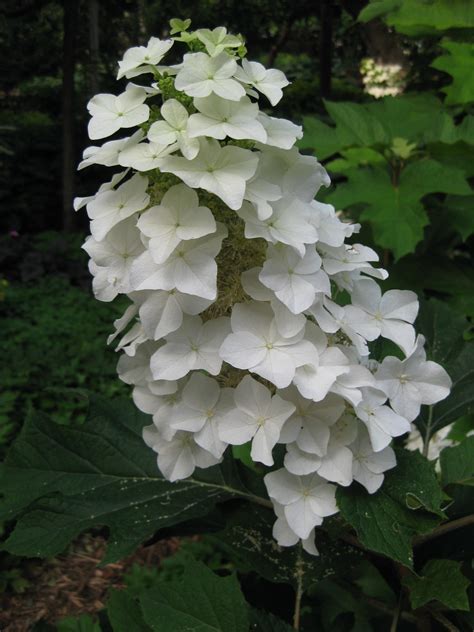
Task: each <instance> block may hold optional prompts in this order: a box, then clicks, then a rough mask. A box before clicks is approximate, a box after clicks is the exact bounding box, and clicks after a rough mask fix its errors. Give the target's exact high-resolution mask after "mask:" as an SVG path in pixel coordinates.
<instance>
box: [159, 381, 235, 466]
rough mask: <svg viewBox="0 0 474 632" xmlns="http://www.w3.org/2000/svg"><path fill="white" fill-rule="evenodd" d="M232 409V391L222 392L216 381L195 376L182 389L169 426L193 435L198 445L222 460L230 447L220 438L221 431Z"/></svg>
mask: <svg viewBox="0 0 474 632" xmlns="http://www.w3.org/2000/svg"><path fill="white" fill-rule="evenodd" d="M232 408H233V397H232V389H230V388H224V389H221V388H220V386H219V384H218V383H217V382H216V380H213V379H212V378H210V377H207V376H206V375H204V374H202V373H199V372H196V373H193V374H192V375H191V377H190V379H189V382H188V383H187V384H186V386H185V387H184V389H183V394H182V397H181V402H180V403H179V404H178V405H177V406H176V407H175V408H174V410H173V414H172V415H171V418H170V425H171V427H172V428H175V429H176V430H187V431H189V432H193V433H194V440H195V441H196V443H197V444H198V445H199V446H201V447H202V448H204V449H206V450H208V451H209V452H210V453H211V454H212V455H214V456H215V457H216V458H217V459H220V458H221V456H222V455H223V453H224V450H225V449H226V447H227V445H228V444H227V443H226V442H225V441H223V440H222V438H221V437H220V434H219V427H220V424H221V422H222V421H223V419H224V418H225V415H226V413H227V412H228V411H229V410H231V409H232Z"/></svg>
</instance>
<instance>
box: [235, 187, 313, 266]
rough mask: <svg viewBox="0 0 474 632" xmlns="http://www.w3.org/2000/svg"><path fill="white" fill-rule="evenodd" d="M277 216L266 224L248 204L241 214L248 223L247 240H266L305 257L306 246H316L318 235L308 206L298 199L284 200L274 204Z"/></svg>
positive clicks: (246, 227) (246, 228)
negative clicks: (282, 245) (310, 217)
mask: <svg viewBox="0 0 474 632" xmlns="http://www.w3.org/2000/svg"><path fill="white" fill-rule="evenodd" d="M271 207H272V209H273V213H272V214H271V215H270V217H268V218H267V219H265V220H261V219H259V218H258V216H257V214H256V213H255V210H254V208H253V206H252V205H251V204H245V203H244V205H243V206H242V208H240V210H239V211H238V213H239V215H240V217H242V219H244V220H245V236H246V237H248V238H249V239H254V238H256V237H262V238H263V239H266V240H267V241H269V242H270V243H271V244H277V243H278V242H280V243H282V244H287V245H288V246H292V247H293V248H294V249H295V250H296V251H297V252H298V253H299V254H300V255H301V256H303V255H304V253H305V244H314V243H315V242H316V241H317V240H318V234H317V232H316V229H315V228H314V226H312V225H311V223H310V222H309V220H308V208H307V205H306V204H304V203H303V202H301V201H300V200H298V199H295V198H289V197H284V198H282V199H280V200H277V201H276V202H272V204H271Z"/></svg>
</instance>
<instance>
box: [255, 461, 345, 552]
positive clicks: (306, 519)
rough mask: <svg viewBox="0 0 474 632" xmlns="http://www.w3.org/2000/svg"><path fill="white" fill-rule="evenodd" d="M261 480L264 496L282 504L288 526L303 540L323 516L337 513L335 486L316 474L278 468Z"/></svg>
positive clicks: (319, 522) (320, 521) (321, 520)
mask: <svg viewBox="0 0 474 632" xmlns="http://www.w3.org/2000/svg"><path fill="white" fill-rule="evenodd" d="M264 481H265V485H266V487H267V491H268V495H269V496H270V498H271V499H272V500H274V501H276V502H278V503H280V505H282V506H283V507H284V514H285V518H286V520H287V521H288V524H289V526H290V527H291V529H292V530H293V531H294V532H295V533H296V535H297V536H298V537H299V538H302V539H303V540H306V538H308V537H309V535H310V533H311V531H312V530H313V529H314V527H317V526H318V525H320V524H322V522H323V518H325V517H326V516H332V515H333V514H335V513H337V506H336V486H335V485H331V484H329V483H327V482H326V481H325V480H324V479H323V478H321V477H320V476H318V475H317V474H312V475H309V476H295V475H294V474H290V473H289V472H287V471H286V470H285V469H281V470H276V471H275V472H270V474H267V475H266V476H265V478H264Z"/></svg>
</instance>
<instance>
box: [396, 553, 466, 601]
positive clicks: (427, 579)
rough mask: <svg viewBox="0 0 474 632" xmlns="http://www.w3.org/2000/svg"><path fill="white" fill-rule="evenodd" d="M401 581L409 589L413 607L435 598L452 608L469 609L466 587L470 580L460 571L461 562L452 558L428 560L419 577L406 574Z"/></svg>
mask: <svg viewBox="0 0 474 632" xmlns="http://www.w3.org/2000/svg"><path fill="white" fill-rule="evenodd" d="M403 583H404V584H405V586H408V588H409V590H410V601H411V605H412V606H413V608H420V606H424V605H425V604H426V603H428V602H430V601H433V600H437V601H439V602H441V603H442V604H444V605H445V606H447V607H448V608H452V609H453V610H469V601H468V598H467V595H466V588H467V587H468V586H469V584H470V582H469V580H468V579H467V577H465V576H464V575H463V574H462V572H461V564H460V563H459V562H454V561H453V560H430V561H429V562H428V563H427V564H426V566H425V567H424V568H423V572H422V575H421V577H419V576H417V575H406V576H405V578H404V581H403Z"/></svg>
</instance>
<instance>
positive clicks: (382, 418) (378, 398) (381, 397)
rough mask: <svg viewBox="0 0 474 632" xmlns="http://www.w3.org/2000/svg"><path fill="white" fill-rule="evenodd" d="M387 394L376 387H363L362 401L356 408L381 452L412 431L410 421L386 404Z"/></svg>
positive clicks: (375, 449)
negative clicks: (393, 440) (394, 440)
mask: <svg viewBox="0 0 474 632" xmlns="http://www.w3.org/2000/svg"><path fill="white" fill-rule="evenodd" d="M386 401H387V396H386V395H385V394H384V393H382V391H379V390H377V389H374V388H364V389H362V401H361V402H360V404H358V405H357V406H356V408H355V413H356V415H357V417H358V418H359V419H360V420H361V421H362V422H363V423H364V424H365V426H366V427H367V431H368V433H369V437H370V442H371V444H372V448H373V450H374V452H380V450H383V449H384V448H386V447H387V446H388V445H389V443H390V442H391V441H392V437H399V436H400V435H402V434H405V433H406V432H409V431H410V427H411V426H410V423H409V422H408V421H407V420H406V419H405V417H402V416H401V415H397V413H395V412H394V411H393V410H392V409H391V408H390V407H389V406H386V405H385V402H386Z"/></svg>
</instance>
